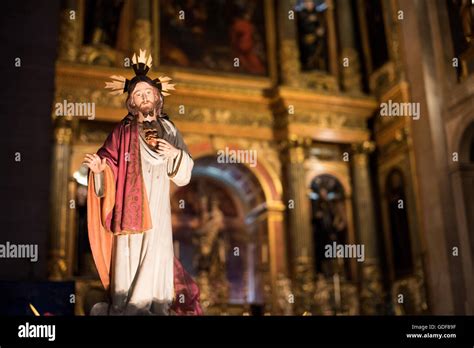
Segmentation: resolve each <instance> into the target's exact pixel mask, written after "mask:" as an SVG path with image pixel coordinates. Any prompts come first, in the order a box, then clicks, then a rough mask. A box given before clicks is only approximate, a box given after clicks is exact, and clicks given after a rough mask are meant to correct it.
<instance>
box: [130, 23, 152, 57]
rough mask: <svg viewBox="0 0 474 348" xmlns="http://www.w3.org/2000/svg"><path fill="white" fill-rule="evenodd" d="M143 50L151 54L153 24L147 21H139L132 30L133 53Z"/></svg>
mask: <svg viewBox="0 0 474 348" xmlns="http://www.w3.org/2000/svg"><path fill="white" fill-rule="evenodd" d="M141 49H142V50H143V49H145V50H146V51H147V52H151V23H150V21H149V20H147V19H137V20H136V21H135V23H134V26H133V30H132V52H139V50H141Z"/></svg>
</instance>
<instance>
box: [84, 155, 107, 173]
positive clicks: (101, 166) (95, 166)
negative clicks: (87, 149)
mask: <svg viewBox="0 0 474 348" xmlns="http://www.w3.org/2000/svg"><path fill="white" fill-rule="evenodd" d="M84 164H85V165H87V166H88V167H89V169H90V170H92V172H93V173H94V174H99V173H102V172H103V171H104V170H105V167H106V165H107V162H106V159H105V158H102V160H101V159H100V157H99V156H98V155H97V154H92V155H89V154H86V157H85V158H84Z"/></svg>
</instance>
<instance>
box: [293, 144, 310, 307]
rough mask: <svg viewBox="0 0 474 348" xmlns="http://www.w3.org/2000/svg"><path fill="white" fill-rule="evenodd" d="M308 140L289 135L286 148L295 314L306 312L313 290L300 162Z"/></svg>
mask: <svg viewBox="0 0 474 348" xmlns="http://www.w3.org/2000/svg"><path fill="white" fill-rule="evenodd" d="M307 145H308V141H307V140H305V139H302V138H298V137H296V136H291V137H290V140H289V141H288V148H287V160H286V163H287V168H286V174H287V182H286V186H287V192H286V196H287V206H288V222H289V226H288V228H289V235H290V244H291V261H292V262H291V263H292V269H293V278H294V291H295V309H296V314H302V313H303V312H306V311H309V310H310V307H311V303H312V289H313V286H312V284H313V275H314V270H313V243H312V235H311V218H310V212H309V197H308V192H307V188H306V183H305V178H306V170H305V167H304V161H305V157H306V154H305V153H306V149H305V148H306V146H307Z"/></svg>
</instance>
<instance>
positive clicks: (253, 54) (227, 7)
mask: <svg viewBox="0 0 474 348" xmlns="http://www.w3.org/2000/svg"><path fill="white" fill-rule="evenodd" d="M159 12H160V17H159V18H160V20H159V23H160V27H159V33H160V34H159V40H160V45H159V47H160V49H159V60H160V64H163V65H168V66H177V67H180V68H191V69H201V70H202V69H204V70H210V71H211V70H212V71H219V72H231V73H233V72H235V73H240V74H247V75H254V76H267V75H268V64H267V55H266V37H265V18H264V1H253V0H202V1H195V0H164V1H160V3H159ZM155 25H156V24H155Z"/></svg>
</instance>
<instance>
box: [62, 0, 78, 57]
mask: <svg viewBox="0 0 474 348" xmlns="http://www.w3.org/2000/svg"><path fill="white" fill-rule="evenodd" d="M61 3H62V4H63V6H62V8H61V14H60V20H59V44H58V59H59V60H63V61H68V62H74V61H75V60H76V57H77V55H78V52H79V48H80V45H81V42H80V40H81V33H80V28H81V26H80V18H79V13H78V4H77V1H76V0H67V1H63V2H61Z"/></svg>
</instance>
